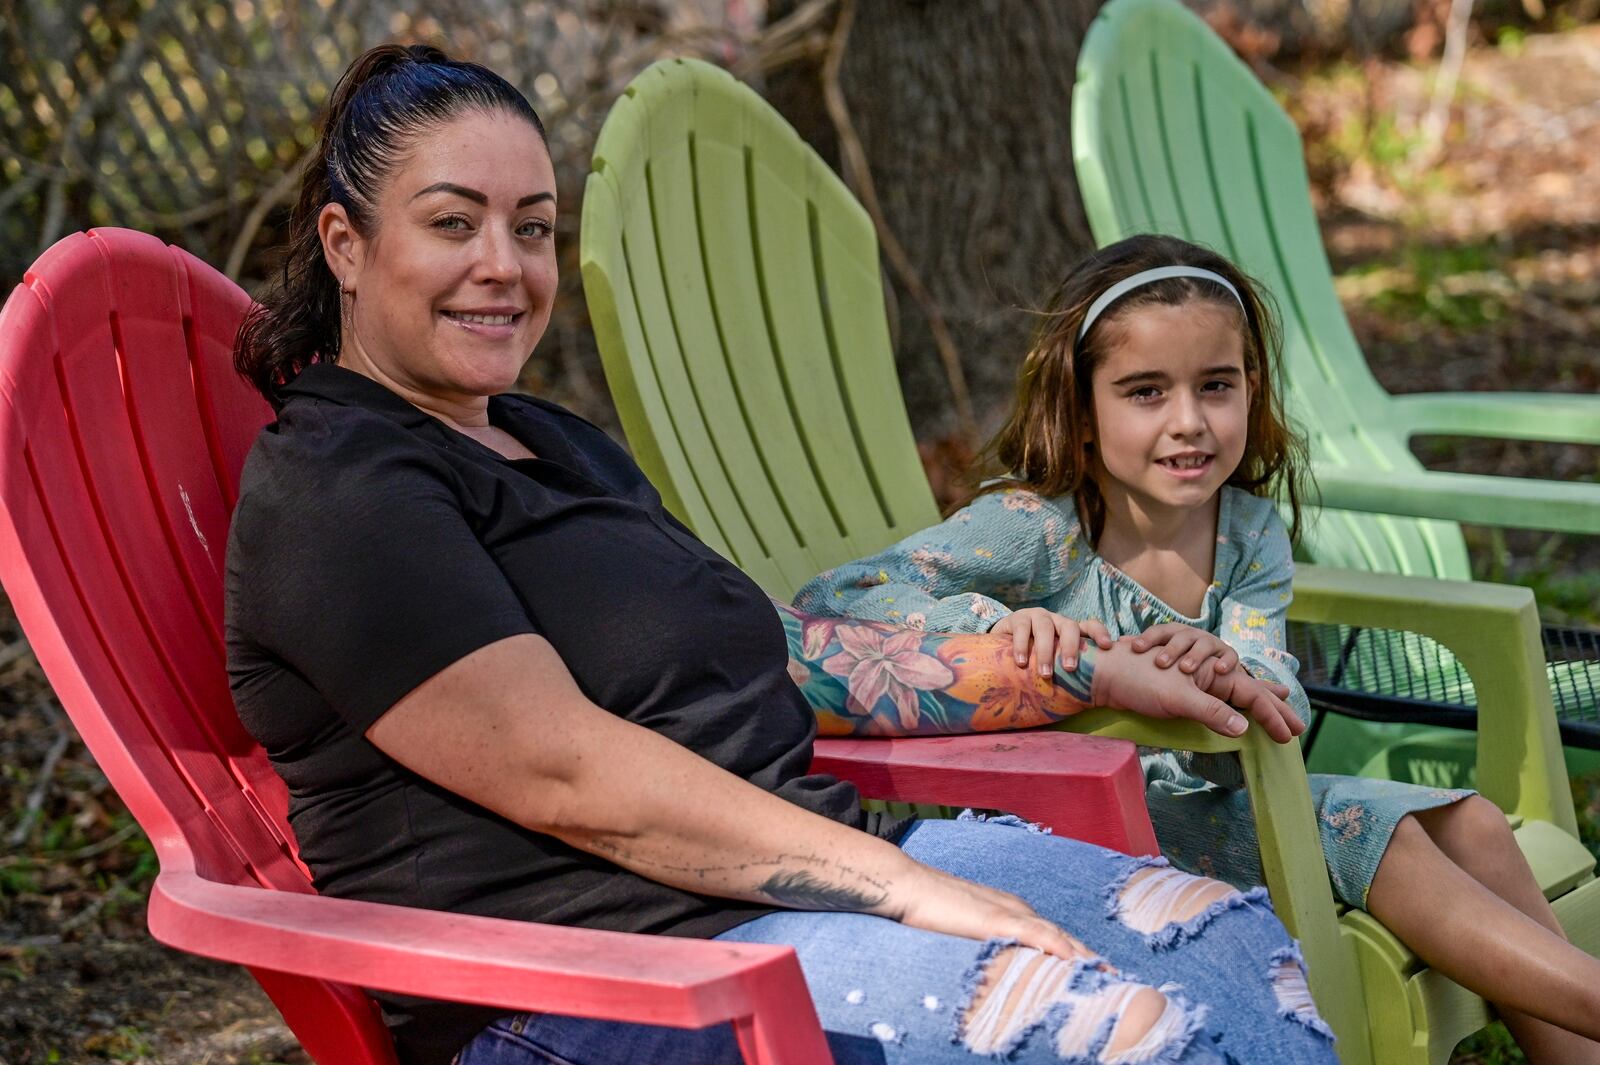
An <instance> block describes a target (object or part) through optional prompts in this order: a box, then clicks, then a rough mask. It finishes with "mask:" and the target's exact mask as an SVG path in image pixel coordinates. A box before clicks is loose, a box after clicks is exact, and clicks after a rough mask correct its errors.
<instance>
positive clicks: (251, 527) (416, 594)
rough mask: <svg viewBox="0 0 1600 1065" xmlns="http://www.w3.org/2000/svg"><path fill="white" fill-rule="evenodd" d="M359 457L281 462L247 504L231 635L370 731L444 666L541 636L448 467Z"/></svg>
mask: <svg viewBox="0 0 1600 1065" xmlns="http://www.w3.org/2000/svg"><path fill="white" fill-rule="evenodd" d="M361 451H362V449H361V448H360V447H359V445H355V446H352V447H350V448H348V449H347V450H346V451H345V453H344V454H342V455H340V456H339V459H338V461H337V462H333V461H327V460H323V461H314V462H306V461H300V460H297V459H292V460H285V461H282V462H279V463H276V464H269V468H268V469H267V471H266V472H265V474H264V475H263V476H261V477H258V478H256V479H255V483H254V484H253V485H251V489H252V490H251V491H250V492H248V493H247V494H246V496H245V498H244V499H242V500H241V502H240V506H239V508H238V512H237V514H236V517H235V523H234V531H233V536H232V539H231V541H230V544H229V551H228V563H227V564H228V569H229V604H228V608H229V614H230V619H229V623H230V632H231V633H233V632H236V633H238V634H240V635H242V636H243V637H244V638H246V639H248V640H249V641H250V642H251V643H252V644H254V645H255V646H256V647H257V648H258V649H259V650H260V652H263V653H264V655H265V656H266V657H267V658H268V659H270V660H275V661H277V662H279V663H282V664H283V665H284V666H286V667H287V668H289V669H290V670H292V671H294V672H295V673H296V674H297V675H299V676H300V677H301V678H303V679H304V681H305V682H306V683H307V684H309V685H310V686H311V687H312V688H314V689H315V690H316V691H317V693H318V694H319V695H321V696H322V698H323V699H325V700H326V701H327V703H328V704H329V706H330V707H331V708H332V709H333V711H334V712H335V713H337V714H338V715H339V716H340V717H341V718H343V719H344V720H345V721H346V722H347V723H348V724H349V725H350V726H351V727H352V728H354V729H355V730H356V731H358V732H365V731H366V730H367V729H368V728H370V727H371V726H372V724H373V723H374V722H376V721H377V720H378V719H379V718H380V717H382V716H383V714H384V713H385V712H387V711H388V710H389V708H390V707H392V706H393V705H394V704H395V703H396V702H398V701H399V700H400V699H402V698H403V697H404V696H405V695H406V694H407V693H409V692H410V691H412V690H413V689H414V688H416V687H417V686H418V685H419V684H421V683H422V682H423V681H425V680H427V679H428V678H429V677H431V676H433V675H434V674H436V673H438V672H439V671H440V670H442V669H444V668H445V667H446V666H448V665H450V664H451V663H453V662H455V661H457V660H458V659H460V658H462V657H464V656H466V655H468V654H470V653H471V652H473V651H475V650H477V649H479V648H481V647H484V646H487V645H488V644H490V643H493V642H495V641H497V640H500V639H504V638H505V637H508V636H514V635H519V634H522V633H531V632H534V631H535V627H534V625H533V624H532V622H531V620H530V619H529V616H528V613H527V611H526V609H525V608H524V607H523V605H522V602H521V600H520V599H519V597H518V596H517V595H516V593H515V591H514V589H513V588H512V587H511V585H510V583H509V582H508V581H507V579H506V577H505V575H504V573H503V572H502V571H501V569H500V567H499V566H498V565H497V564H496V563H495V561H494V559H493V558H492V557H491V556H490V554H489V552H488V551H487V550H486V549H485V547H484V545H483V544H482V543H481V542H480V541H479V540H478V538H477V536H476V535H475V534H474V532H473V530H472V528H471V527H470V525H469V522H468V520H467V517H466V515H465V514H464V513H463V510H462V507H461V504H460V502H459V498H458V496H457V493H456V491H455V489H454V487H453V486H452V482H451V481H450V476H449V474H448V471H445V470H442V469H439V468H437V467H435V466H433V465H432V464H430V463H429V462H428V460H427V458H426V457H424V456H419V455H416V454H406V453H404V452H402V451H398V450H393V449H390V450H382V449H372V450H371V451H370V452H369V454H367V455H365V456H363V455H362V454H361ZM233 679H234V683H235V686H236V688H237V687H238V686H239V685H240V684H248V683H250V678H248V677H240V676H238V675H235V676H234V678H233Z"/></svg>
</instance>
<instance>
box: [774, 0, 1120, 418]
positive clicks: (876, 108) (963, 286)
mask: <svg viewBox="0 0 1600 1065" xmlns="http://www.w3.org/2000/svg"><path fill="white" fill-rule="evenodd" d="M781 7H782V5H780V4H773V5H772V12H773V14H774V15H776V14H779V13H780V9H781ZM1098 8H1099V2H1098V0H1060V2H1055V0H1052V2H1046V3H1041V2H1038V0H926V2H918V0H867V2H865V3H860V4H858V6H857V9H856V19H855V24H854V26H853V28H852V30H851V32H850V35H849V40H848V43H847V46H846V51H845V54H844V57H843V64H842V68H841V72H840V83H841V87H842V89H843V91H844V96H845V99H846V102H847V103H848V105H849V109H850V113H851V118H852V119H853V120H854V124H855V128H856V131H857V132H858V133H859V135H860V140H861V144H862V146H863V148H864V150H865V153H866V156H867V161H868V165H869V167H870V169H871V172H872V180H873V183H874V185H875V186H876V188H877V192H878V196H879V199H880V200H881V201H882V205H883V211H884V215H885V219H886V221H887V223H888V225H889V227H890V228H891V229H892V230H893V231H894V233H895V235H896V236H897V237H898V238H899V239H900V241H901V243H902V244H903V245H904V247H905V249H906V252H907V254H908V256H909V258H910V260H911V262H912V263H913V264H914V266H915V268H916V269H917V271H918V273H919V274H920V275H921V278H922V281H923V283H924V284H925V285H926V286H927V288H928V290H929V292H930V294H931V296H932V299H933V301H934V302H935V303H936V304H937V307H938V310H939V311H940V312H941V313H942V314H943V315H944V318H945V320H946V322H947V324H948V326H949V328H950V331H951V334H952V335H953V337H954V340H955V343H956V347H957V349H958V350H959V351H960V353H961V356H962V364H963V366H964V368H965V372H966V377H967V380H968V383H969V385H970V386H971V390H972V394H973V403H974V407H975V409H976V412H977V415H978V419H979V423H980V426H981V427H982V428H983V429H984V430H985V431H987V430H990V429H992V428H993V427H994V422H995V420H996V418H997V417H998V416H999V414H1000V413H1001V412H1002V411H1003V409H1004V407H1005V405H1006V403H1007V402H1008V400H1009V397H1010V394H1011V391H1012V384H1013V381H1014V378H1015V373H1016V368H1017V365H1018V363H1019V362H1020V360H1021V357H1022V354H1023V351H1024V349H1025V347H1026V345H1027V340H1028V336H1029V334H1030V332H1031V330H1032V327H1033V318H1032V316H1031V315H1029V314H1028V313H1027V310H1026V309H1027V308H1035V307H1038V306H1040V305H1041V304H1042V302H1043V299H1044V297H1045V295H1046V294H1047V293H1048V291H1049V290H1050V288H1051V287H1052V286H1053V285H1054V283H1055V282H1057V281H1058V280H1059V279H1060V278H1061V276H1062V274H1063V273H1064V272H1065V270H1066V268H1067V267H1068V266H1069V265H1070V264H1071V263H1072V262H1073V261H1075V260H1076V259H1077V258H1079V257H1080V256H1081V255H1083V254H1084V253H1085V252H1087V251H1088V250H1089V249H1090V248H1092V247H1093V241H1092V239H1091V237H1090V235H1089V228H1088V224H1087V223H1086V221H1085V220H1084V216H1083V207H1082V205H1081V203H1080V201H1079V199H1078V189H1077V181H1076V179H1075V177H1074V175H1073V169H1072V147H1071V139H1070V127H1071V106H1070V101H1071V92H1072V83H1073V77H1074V72H1075V69H1076V66H1077V59H1078V46H1079V43H1080V42H1081V40H1082V37H1083V33H1084V31H1085V29H1086V28H1087V27H1088V24H1089V22H1090V20H1091V19H1092V18H1093V17H1094V13H1095V11H1096V10H1098ZM818 71H819V68H812V69H809V70H806V69H799V70H791V71H789V72H787V73H785V74H784V75H783V76H782V77H781V78H775V79H774V80H773V81H772V83H771V84H770V85H769V86H768V91H769V96H770V97H771V98H772V99H773V100H774V103H775V104H776V106H777V107H778V108H779V109H780V110H782V111H784V112H785V114H786V115H788V116H791V120H792V121H794V122H795V125H796V127H797V128H798V129H799V130H800V132H801V135H802V136H805V137H807V138H808V139H809V140H810V141H811V142H812V143H813V144H814V145H816V146H817V147H818V150H819V151H821V152H822V153H823V155H824V157H825V158H828V159H829V161H830V162H831V163H835V164H837V159H838V154H837V141H836V139H835V136H834V131H833V130H832V129H831V127H830V126H829V124H828V121H827V117H826V111H825V110H824V108H823V107H822V103H821V91H820V85H819V81H818V76H819V74H818ZM890 302H891V311H892V315H891V317H892V321H893V322H894V325H895V336H896V338H897V343H896V357H897V359H898V360H899V366H900V371H901V381H902V384H903V386H904V388H905V393H906V400H907V403H908V405H909V406H910V408H911V415H912V420H913V423H914V425H915V426H916V428H917V433H918V436H919V437H921V438H923V439H929V438H938V437H941V436H946V435H949V434H951V433H953V432H954V431H955V429H956V420H955V416H954V412H953V410H952V408H951V403H950V394H951V389H950V385H949V382H948V380H947V377H946V375H945V373H944V371H943V368H942V366H941V363H940V360H939V357H938V354H937V352H936V351H935V348H934V344H933V340H932V337H931V335H930V332H929V328H928V318H927V313H926V311H925V309H924V308H922V307H919V306H918V305H917V303H916V302H915V301H913V300H912V299H911V298H910V297H909V296H908V295H907V293H906V291H905V290H904V288H903V286H901V285H899V284H894V285H893V291H892V294H891V300H890Z"/></svg>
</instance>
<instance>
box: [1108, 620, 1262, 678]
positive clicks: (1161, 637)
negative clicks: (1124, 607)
mask: <svg viewBox="0 0 1600 1065" xmlns="http://www.w3.org/2000/svg"><path fill="white" fill-rule="evenodd" d="M1155 647H1160V648H1161V650H1160V652H1159V653H1158V654H1157V655H1156V665H1158V666H1160V667H1161V668H1162V669H1166V668H1167V667H1169V666H1171V665H1172V663H1174V662H1176V663H1178V668H1179V669H1181V670H1183V671H1184V672H1185V673H1193V672H1194V671H1195V670H1197V669H1199V668H1200V663H1202V662H1204V661H1206V659H1208V658H1209V659H1214V660H1215V661H1214V662H1213V667H1214V668H1215V669H1216V671H1217V672H1218V673H1229V672H1232V670H1233V667H1234V666H1237V665H1238V664H1239V652H1237V651H1235V650H1234V649H1233V648H1232V647H1229V646H1228V645H1227V644H1225V643H1223V642H1222V641H1221V640H1219V639H1218V638H1217V637H1215V636H1213V635H1212V634H1211V633H1209V632H1207V631H1205V630H1204V629H1197V628H1195V627H1194V626H1193V625H1184V624H1182V623H1181V622H1177V621H1169V622H1167V623H1166V624H1164V625H1152V626H1150V627H1149V628H1148V629H1145V630H1144V631H1143V632H1141V633H1140V634H1139V635H1138V636H1135V637H1134V639H1133V649H1134V650H1135V651H1138V652H1139V653H1140V654H1143V653H1144V652H1146V651H1149V650H1151V649H1152V648H1155Z"/></svg>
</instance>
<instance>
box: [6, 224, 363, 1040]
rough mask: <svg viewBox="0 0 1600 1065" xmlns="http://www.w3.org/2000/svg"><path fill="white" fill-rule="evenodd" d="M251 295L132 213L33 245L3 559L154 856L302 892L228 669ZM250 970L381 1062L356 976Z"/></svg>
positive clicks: (35, 637) (23, 613)
mask: <svg viewBox="0 0 1600 1065" xmlns="http://www.w3.org/2000/svg"><path fill="white" fill-rule="evenodd" d="M249 306H250V301H249V297H247V296H246V295H245V293H244V292H243V291H241V290H240V289H239V288H238V287H237V286H236V285H234V284H233V283H232V282H231V281H229V280H228V279H227V278H225V277H223V276H222V275H221V274H219V273H217V272H216V271H215V270H213V269H212V268H211V267H209V266H207V265H206V264H204V263H202V262H200V261H199V260H198V259H195V258H194V257H193V256H190V255H189V254H187V253H185V252H183V251H181V250H179V249H177V248H169V247H167V246H166V245H165V244H163V243H162V242H161V241H160V240H157V239H156V238H154V237H150V236H146V235H144V234H141V233H135V232H131V231H128V230H117V229H101V230H93V231H90V232H88V233H79V234H74V235H73V236H70V237H67V238H66V239H64V240H62V241H60V242H59V243H57V244H56V245H55V246H54V247H52V248H51V249H50V250H49V251H47V252H46V253H45V254H44V255H43V256H42V257H41V258H40V259H39V261H38V262H37V263H35V264H34V266H33V268H32V269H31V270H30V271H29V272H28V273H27V275H26V276H25V277H24V279H23V283H22V284H21V285H19V286H18V287H17V288H16V290H15V291H14V292H13V293H12V296H11V298H10V299H9V300H8V301H7V302H6V305H5V308H4V310H3V311H0V579H3V581H4V584H5V588H6V591H7V593H8V594H9V595H10V597H11V600H12V603H13V606H14V607H15V609H16V611H17V616H18V619H19V620H20V622H21V623H22V626H23V630H24V632H26V633H27V635H28V638H29V641H30V642H31V643H32V645H33V648H34V650H35V652H36V653H37V655H38V657H39V661H40V664H41V666H42V667H43V668H44V671H45V673H46V675H47V676H48V677H49V678H50V682H51V684H52V686H53V687H54V689H55V691H56V694H57V696H58V698H60V700H61V703H62V705H63V707H65V709H66V710H67V712H68V714H69V715H70V716H71V718H72V720H73V723H74V724H75V725H76V726H77V728H78V730H79V732H80V733H81V734H82V735H83V737H84V740H85V742H86V743H87V744H88V746H89V748H90V750H91V752H92V753H93V754H94V756H95V759H96V760H97V762H98V763H99V765H100V767H101V768H102V770H104V772H105V773H106V775H107V777H108V778H109V779H110V780H111V783H112V784H113V786H114V787H115V788H116V789H117V792H118V794H119V795H121V796H122V798H123V800H124V801H125V802H127V804H128V806H129V808H130V809H131V810H132V811H133V814H134V816H135V817H136V818H137V819H138V821H139V823H140V824H141V826H143V827H144V829H145V830H146V832H148V833H149V835H150V837H151V840H152V842H153V843H154V844H155V846H156V848H157V851H158V853H159V854H160V857H161V862H162V867H163V869H169V868H193V869H194V870H195V871H196V872H197V873H199V874H200V875H202V876H204V877H206V878H208V879H212V880H217V881H221V882H224V883H232V884H253V885H260V886H262V887H266V888H271V889H275V890H280V891H299V892H309V891H311V890H312V888H311V884H310V880H309V877H308V876H307V873H306V871H305V869H304V867H303V866H302V865H301V863H300V862H299V859H298V857H297V856H296V854H295V849H294V844H293V836H292V834H291V833H290V831H289V828H288V824H287V821H286V811H287V806H288V796H287V792H286V789H285V788H284V785H283V782H282V781H281V780H280V779H279V778H278V776H277V774H276V773H274V772H273V770H272V767H271V766H270V765H269V764H268V762H267V758H266V755H265V753H264V752H263V751H262V750H261V748H260V747H259V746H258V745H257V744H256V742H255V741H254V739H253V738H252V737H251V736H250V735H249V733H247V732H246V731H245V729H244V727H243V726H242V725H241V724H240V723H239V719H238V716H237V715H236V714H235V713H234V710H233V703H232V700H231V698H230V696H229V692H228V684H227V673H226V669H225V655H224V648H223V629H222V601H223V596H222V583H223V552H224V548H225V546H226V544H227V538H228V522H229V517H230V515H231V513H232V508H233V504H234V502H235V501H236V499H237V497H238V483H239V473H240V469H241V467H242V466H243V464H244V458H245V454H246V452H247V451H248V450H249V448H250V445H251V442H252V441H253V440H254V439H255V436H256V433H257V432H258V431H259V430H260V429H261V427H262V426H263V425H265V424H266V423H267V422H268V421H270V420H271V417H272V414H271V410H270V408H269V407H268V406H267V404H266V403H265V402H264V401H263V400H262V399H261V398H260V397H259V396H258V395H256V393H255V392H254V391H253V390H252V389H251V388H250V387H249V385H248V384H247V383H246V382H245V381H244V380H243V379H242V378H241V377H239V376H238V375H237V374H236V373H235V372H234V370H233V343H234V337H235V334H236V333H237V331H238V327H239V323H240V321H241V319H242V318H243V316H244V313H245V311H246V310H247V309H248V308H249ZM284 533H285V535H293V530H288V529H286V530H284ZM258 979H261V980H262V983H263V986H265V987H266V988H267V990H268V992H269V993H270V994H271V995H272V997H273V999H274V1001H275V1002H276V1004H277V1005H278V1007H279V1009H280V1010H282V1011H283V1013H284V1016H285V1019H286V1020H288V1022H289V1024H290V1026H291V1027H292V1028H293V1029H294V1030H295V1032H296V1034H297V1035H299V1036H300V1038H301V1040H302V1042H304V1043H305V1044H306V1045H307V1049H308V1050H311V1051H312V1052H313V1053H314V1054H315V1055H316V1056H317V1057H318V1060H320V1061H323V1062H332V1061H339V1062H352V1063H372V1065H380V1063H381V1065H389V1063H392V1062H393V1061H394V1057H393V1050H392V1047H391V1046H390V1043H389V1039H388V1037H387V1034H386V1033H385V1031H384V1029H383V1028H382V1026H381V1024H379V1023H378V1021H377V1018H376V1014H375V1010H374V1008H373V1005H372V1003H371V1001H370V1000H369V999H368V998H367V997H366V996H365V995H364V994H363V993H361V992H359V991H357V990H355V989H353V988H349V987H344V986H341V985H334V984H326V983H322V982H320V981H312V980H306V979H304V978H299V977H293V976H285V975H283V974H258Z"/></svg>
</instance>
